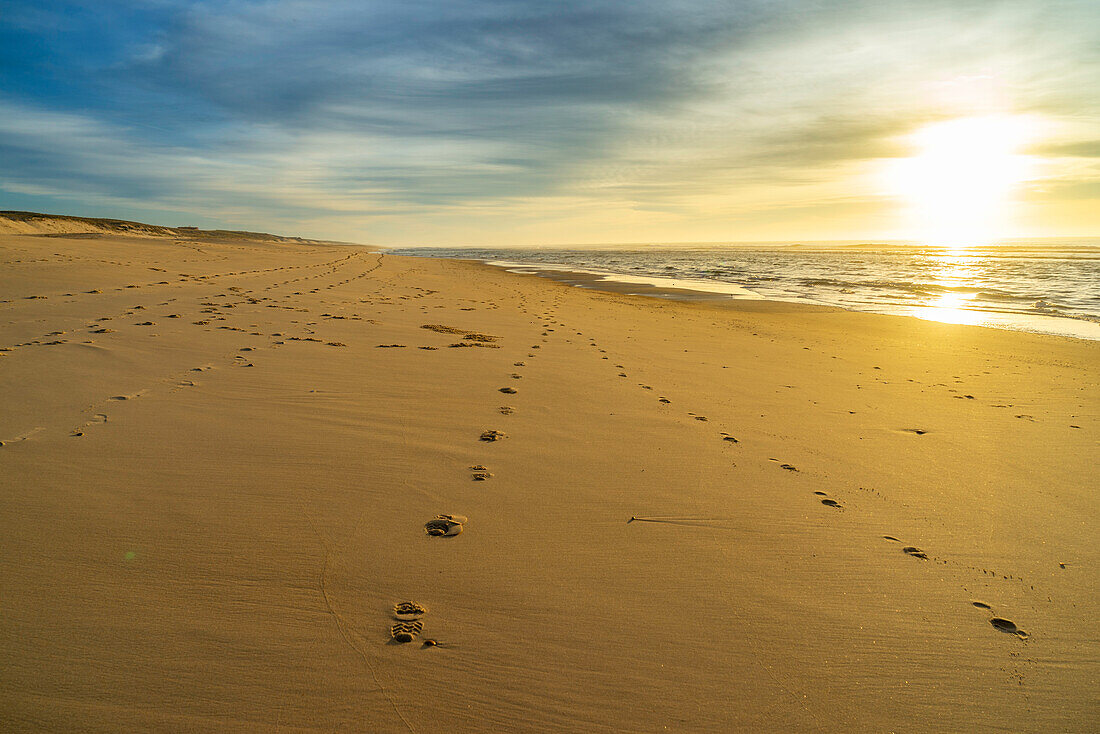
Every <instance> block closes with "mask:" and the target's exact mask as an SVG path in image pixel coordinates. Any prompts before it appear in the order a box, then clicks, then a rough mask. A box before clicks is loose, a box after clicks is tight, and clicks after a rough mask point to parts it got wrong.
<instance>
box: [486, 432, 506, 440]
mask: <svg viewBox="0 0 1100 734" xmlns="http://www.w3.org/2000/svg"><path fill="white" fill-rule="evenodd" d="M502 438H506V435H505V433H504V431H497V430H489V431H484V432H483V433H482V434H481V440H482V441H499V440H500V439H502Z"/></svg>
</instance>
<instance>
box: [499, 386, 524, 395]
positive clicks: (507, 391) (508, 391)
mask: <svg viewBox="0 0 1100 734" xmlns="http://www.w3.org/2000/svg"><path fill="white" fill-rule="evenodd" d="M500 391H501V392H502V393H504V394H505V395H515V394H516V393H517V392H519V391H518V390H516V389H515V388H514V387H502V388H500Z"/></svg>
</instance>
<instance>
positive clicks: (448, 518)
mask: <svg viewBox="0 0 1100 734" xmlns="http://www.w3.org/2000/svg"><path fill="white" fill-rule="evenodd" d="M466 522H467V518H466V517H465V516H464V515H436V516H435V517H433V518H432V519H431V520H428V522H426V523H424V532H426V533H427V534H428V535H431V536H433V537H442V536H447V537H453V536H455V535H458V534H459V533H461V532H462V526H463V525H465V524H466Z"/></svg>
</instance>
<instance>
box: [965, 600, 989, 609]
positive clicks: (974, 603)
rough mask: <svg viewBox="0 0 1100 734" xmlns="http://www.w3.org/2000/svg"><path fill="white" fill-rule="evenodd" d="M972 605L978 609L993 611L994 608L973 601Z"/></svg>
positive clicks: (981, 602) (982, 602)
mask: <svg viewBox="0 0 1100 734" xmlns="http://www.w3.org/2000/svg"><path fill="white" fill-rule="evenodd" d="M970 603H971V604H973V605H974V606H976V607H977V608H978V609H992V608H993V607H991V606H989V605H988V604H986V603H985V602H984V601H972V602H970Z"/></svg>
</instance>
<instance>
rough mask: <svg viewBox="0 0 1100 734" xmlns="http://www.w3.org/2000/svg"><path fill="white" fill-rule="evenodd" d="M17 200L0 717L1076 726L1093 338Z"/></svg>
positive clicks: (1090, 699) (0, 359) (1091, 451)
mask: <svg viewBox="0 0 1100 734" xmlns="http://www.w3.org/2000/svg"><path fill="white" fill-rule="evenodd" d="M21 226H22V227H23V229H21V230H19V231H24V230H25V229H26V226H27V225H21ZM54 235H55V236H49V237H44V236H34V234H33V232H32V233H30V234H7V235H0V262H2V267H0V300H2V301H3V302H2V303H0V347H3V348H4V351H2V352H0V355H2V356H0V405H3V410H2V411H0V440H2V441H3V444H4V445H3V446H2V447H0V467H2V468H0V487H2V490H3V498H4V504H3V512H2V514H0V537H2V538H3V541H2V542H3V552H2V554H0V567H2V574H0V578H2V579H3V586H2V593H0V632H2V637H0V639H2V641H0V650H2V652H3V658H4V661H5V662H4V665H3V672H2V673H0V695H2V700H3V704H2V706H0V728H2V729H4V730H5V731H32V730H58V731H75V730H80V731H103V732H117V731H141V730H160V731H185V730H186V731H218V732H221V731H306V730H319V731H355V732H402V731H414V732H427V731H438V730H441V729H446V730H449V731H456V732H463V731H555V732H561V731H577V732H581V731H583V732H611V731H630V732H644V731H685V732H688V731H690V732H716V731H751V732H758V731H828V732H851V731H866V732H879V731H881V732H886V731H922V732H924V731H943V732H948V731H951V732H957V731H1033V732H1051V731H1088V730H1090V729H1092V728H1093V727H1095V725H1096V722H1097V716H1098V713H1100V706H1098V698H1097V693H1096V692H1097V691H1098V690H1100V681H1098V665H1097V652H1096V640H1097V639H1098V638H1100V621H1098V620H1100V608H1098V607H1100V602H1098V594H1097V570H1096V569H1097V562H1098V560H1100V558H1098V551H1097V547H1098V544H1097V543H1096V540H1095V537H1096V529H1097V527H1100V522H1098V519H1100V518H1098V514H1100V513H1098V504H1100V503H1098V501H1097V495H1096V492H1097V480H1096V470H1095V467H1096V460H1097V451H1096V446H1097V395H1098V392H1097V372H1096V365H1097V364H1098V363H1100V362H1098V357H1100V345H1098V344H1096V343H1089V342H1082V341H1076V340H1072V339H1065V338H1056V337H1043V336H1034V335H1028V334H1021V333H1010V332H1002V331H995V330H988V329H980V328H973V327H962V326H953V325H945V324H937V323H932V322H925V321H919V320H917V319H909V318H901V317H887V316H875V315H869V314H859V313H850V312H844V311H839V310H832V309H824V308H800V307H797V306H795V305H790V304H769V303H748V304H746V303H741V304H737V303H734V304H731V305H728V306H719V305H714V304H685V303H676V302H670V301H667V300H662V299H646V298H640V297H631V296H629V295H625V294H619V293H601V292H595V291H590V290H583V289H577V288H570V287H568V286H565V285H562V284H559V283H554V282H549V281H546V280H543V279H539V278H536V277H532V276H522V275H513V274H509V273H505V272H501V271H498V270H495V269H492V268H489V267H486V266H480V265H476V264H472V263H465V262H456V261H443V260H429V259H409V258H400V257H393V256H388V255H387V256H384V255H381V254H379V253H376V252H371V251H369V250H367V249H364V248H356V247H342V246H337V245H324V244H308V243H301V242H295V241H290V240H283V241H279V242H263V241H258V240H249V239H239V238H225V239H218V238H216V237H206V238H204V239H202V240H201V241H198V240H190V239H187V238H182V237H177V236H172V233H169V234H163V233H161V234H158V236H156V237H141V236H136V235H132V236H125V237H123V236H119V235H118V234H117V233H111V232H107V233H102V232H100V233H98V234H96V235H95V236H94V237H92V236H80V235H70V233H68V232H66V231H60V232H54ZM458 346H467V347H478V346H480V347H496V348H465V349H462V348H447V347H458ZM518 378H522V379H518ZM502 393H505V394H506V395H502ZM505 400H506V401H507V402H508V405H502V401H505ZM486 435H489V436H493V437H494V438H495V439H498V440H482V439H484V438H485V436H486ZM455 513H461V516H464V517H462V522H458V520H457V518H458V517H460V516H459V515H456V514H455ZM448 517H449V518H452V519H450V520H447V519H445V518H448ZM440 518H444V519H442V520H441V519H440ZM466 518H468V520H466ZM433 519H435V520H437V521H439V524H440V525H447V527H453V526H452V525H450V523H454V524H455V525H457V527H458V529H460V530H463V532H462V533H461V534H460V535H455V534H453V533H450V535H451V537H433V536H432V535H431V534H429V533H426V532H425V530H426V528H427V526H426V523H427V524H428V525H431V524H432V520H433ZM445 532H446V531H445ZM402 603H407V604H411V605H413V606H411V607H400V606H395V605H400V604H402ZM417 607H419V608H422V609H423V610H424V611H423V612H419V613H416V612H415V608H417ZM400 609H405V610H406V611H405V612H402V613H401V615H402V616H398V611H399V610H400ZM408 610H413V611H408ZM427 610H430V613H427ZM406 638H407V639H408V641H406V642H401V641H400V640H405V639H406Z"/></svg>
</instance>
